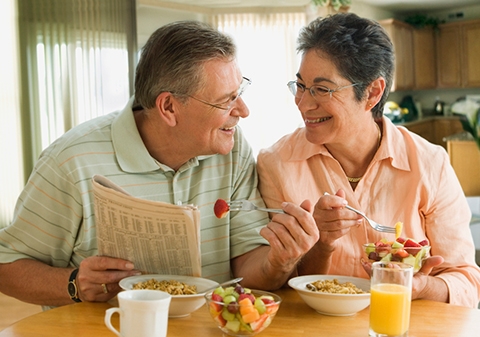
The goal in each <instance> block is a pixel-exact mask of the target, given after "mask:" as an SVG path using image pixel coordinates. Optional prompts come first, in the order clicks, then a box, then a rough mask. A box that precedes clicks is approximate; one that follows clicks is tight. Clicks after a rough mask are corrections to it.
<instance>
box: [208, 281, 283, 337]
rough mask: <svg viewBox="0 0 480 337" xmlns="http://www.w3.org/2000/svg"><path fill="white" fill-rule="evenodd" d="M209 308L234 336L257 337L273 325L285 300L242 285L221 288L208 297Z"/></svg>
mask: <svg viewBox="0 0 480 337" xmlns="http://www.w3.org/2000/svg"><path fill="white" fill-rule="evenodd" d="M205 299H206V302H207V309H208V311H209V313H210V315H211V316H212V318H213V320H214V322H215V323H216V324H217V326H218V327H219V328H220V330H222V331H223V332H224V333H226V334H227V335H230V336H253V335H256V334H257V333H259V332H262V331H263V330H265V329H266V328H267V327H268V326H269V325H270V323H271V322H272V320H273V318H274V317H275V314H276V313H277V311H278V308H279V306H280V303H281V301H282V299H281V298H280V296H278V295H276V294H274V293H270V292H266V291H261V290H253V289H248V288H244V287H242V286H241V285H239V284H236V285H233V286H230V287H225V288H224V287H221V286H219V287H218V288H216V289H215V290H214V291H212V292H209V293H207V294H205Z"/></svg>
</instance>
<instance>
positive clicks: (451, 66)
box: [436, 23, 462, 88]
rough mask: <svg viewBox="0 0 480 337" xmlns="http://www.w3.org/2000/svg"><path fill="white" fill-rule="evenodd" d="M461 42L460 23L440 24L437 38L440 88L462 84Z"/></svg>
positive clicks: (457, 86)
mask: <svg viewBox="0 0 480 337" xmlns="http://www.w3.org/2000/svg"><path fill="white" fill-rule="evenodd" d="M461 42H462V40H461V28H460V25H459V24H458V23H447V24H444V25H440V27H439V31H438V33H437V40H436V46H437V48H436V51H437V70H438V73H437V78H438V87H439V88H452V87H456V88H459V87H461V86H462V72H461V54H460V51H461Z"/></svg>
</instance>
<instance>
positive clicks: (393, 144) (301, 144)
mask: <svg viewBox="0 0 480 337" xmlns="http://www.w3.org/2000/svg"><path fill="white" fill-rule="evenodd" d="M382 121H383V134H382V142H381V143H380V147H379V149H378V151H377V153H376V155H375V158H374V161H382V160H384V159H390V162H391V165H392V166H393V167H395V168H398V169H400V170H405V171H410V164H409V162H408V155H407V147H406V145H405V138H404V137H403V136H402V134H401V132H402V131H400V130H399V129H398V127H397V126H396V125H394V124H393V123H392V121H391V120H390V119H388V118H386V117H382ZM401 128H403V127H401ZM292 137H293V138H292V139H291V140H292V141H291V142H290V143H289V144H290V146H291V149H290V151H288V152H287V153H285V157H284V158H283V160H286V161H303V160H307V159H309V158H310V157H313V156H315V155H324V156H329V157H331V156H332V155H331V154H330V152H328V150H327V148H326V147H325V146H324V145H316V144H312V143H310V142H309V141H308V140H307V138H306V136H305V128H300V129H298V130H297V131H296V132H295V133H294V134H292Z"/></svg>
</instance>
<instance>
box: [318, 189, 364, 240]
mask: <svg viewBox="0 0 480 337" xmlns="http://www.w3.org/2000/svg"><path fill="white" fill-rule="evenodd" d="M345 205H347V201H346V200H345V192H344V191H343V190H338V192H337V193H336V194H335V195H324V196H322V197H320V199H318V202H317V204H316V205H315V208H314V211H313V218H314V219H315V222H316V224H317V227H318V230H319V232H320V239H319V242H318V243H319V244H321V245H323V246H325V247H333V246H334V244H335V241H336V240H337V239H339V238H341V237H342V236H344V235H345V234H347V233H348V232H349V231H350V228H351V227H353V226H359V225H360V224H361V223H362V221H363V220H362V217H361V216H360V215H358V214H356V213H354V212H352V211H350V210H348V209H346V208H345Z"/></svg>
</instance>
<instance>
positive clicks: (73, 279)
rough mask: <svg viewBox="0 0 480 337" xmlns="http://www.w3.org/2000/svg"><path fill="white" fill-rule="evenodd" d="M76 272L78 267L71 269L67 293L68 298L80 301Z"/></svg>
mask: <svg viewBox="0 0 480 337" xmlns="http://www.w3.org/2000/svg"><path fill="white" fill-rule="evenodd" d="M77 274H78V268H77V269H75V270H73V271H72V273H71V274H70V278H69V279H68V289H67V290H68V294H69V295H70V298H71V299H72V300H73V301H75V302H82V300H81V299H80V298H79V297H78V287H77Z"/></svg>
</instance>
